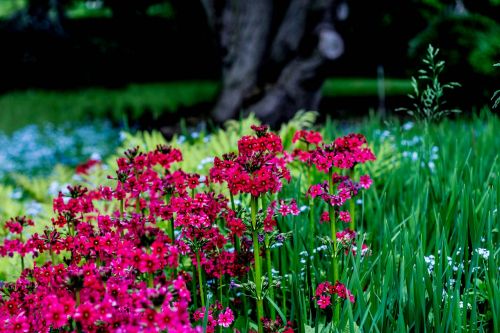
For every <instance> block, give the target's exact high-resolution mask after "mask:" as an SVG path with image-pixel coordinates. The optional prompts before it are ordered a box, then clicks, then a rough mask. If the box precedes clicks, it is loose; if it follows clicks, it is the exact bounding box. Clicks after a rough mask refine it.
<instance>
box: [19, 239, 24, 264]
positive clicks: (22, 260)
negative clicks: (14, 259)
mask: <svg viewBox="0 0 500 333" xmlns="http://www.w3.org/2000/svg"><path fill="white" fill-rule="evenodd" d="M19 241H20V242H21V244H22V243H24V241H23V232H22V231H21V234H19ZM19 255H20V256H21V272H23V271H24V256H23V255H22V254H19Z"/></svg>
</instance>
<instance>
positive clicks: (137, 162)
mask: <svg viewBox="0 0 500 333" xmlns="http://www.w3.org/2000/svg"><path fill="white" fill-rule="evenodd" d="M180 159H181V155H180V152H179V151H176V150H173V149H167V148H165V147H159V148H158V149H157V150H156V151H154V152H151V153H148V154H146V155H143V154H139V153H138V151H137V150H131V151H128V152H127V158H126V159H125V158H123V159H119V160H118V162H119V169H118V172H117V174H118V180H119V182H118V183H117V186H116V187H115V188H114V189H112V188H108V187H101V188H99V189H97V190H88V189H86V188H84V187H82V186H75V187H68V190H69V196H64V195H63V194H62V193H60V194H59V196H58V197H57V198H56V199H55V200H54V211H55V212H56V217H55V218H54V219H53V220H52V222H53V227H52V228H47V229H46V230H45V231H44V233H43V234H42V235H39V234H34V235H33V236H31V237H30V238H29V239H28V240H27V241H26V242H25V243H24V242H21V241H20V240H17V242H16V244H15V246H13V243H12V241H7V240H6V241H5V242H4V245H3V246H2V247H1V250H0V254H1V255H13V254H14V253H19V254H21V255H22V256H24V255H25V254H26V253H32V254H33V256H40V255H42V254H45V255H48V256H49V258H51V261H48V262H46V263H45V264H43V265H41V266H39V265H37V264H35V265H34V267H33V268H30V269H24V270H23V272H22V273H21V276H20V278H19V279H18V280H17V281H16V282H15V283H8V284H6V285H5V286H4V290H6V291H7V293H6V294H7V295H8V297H7V298H2V299H0V332H49V331H50V330H55V329H63V330H65V331H85V332H160V331H164V330H168V331H169V332H197V329H194V328H192V326H191V323H190V316H189V312H188V306H189V304H190V301H191V295H190V292H189V290H188V287H187V285H186V283H187V282H189V280H190V279H191V277H190V276H189V275H188V274H186V273H185V272H182V271H179V270H178V264H179V255H180V253H181V252H182V244H181V241H179V242H177V243H175V244H174V243H173V242H172V239H171V238H170V237H169V236H168V235H167V234H165V232H164V231H163V230H162V229H160V228H158V226H157V225H156V222H157V221H158V220H161V219H163V218H165V217H171V216H172V212H173V211H175V207H173V205H171V204H168V203H166V202H165V200H164V199H163V198H162V196H163V195H164V192H165V188H166V187H168V186H172V187H176V185H179V186H177V187H179V189H182V188H184V187H185V186H187V184H183V185H180V184H179V183H177V184H176V183H173V182H172V180H173V179H172V177H161V176H160V175H159V174H158V173H157V172H155V171H154V170H153V167H154V166H155V165H161V166H163V167H164V168H167V169H166V170H168V167H169V166H170V164H171V163H173V162H175V161H179V160H180ZM178 178H182V177H180V176H179V177H178ZM183 179H184V183H187V177H183ZM177 180H178V179H177ZM114 200H118V201H121V202H123V204H122V209H121V211H115V212H113V213H112V214H111V215H106V214H102V213H101V211H100V210H98V209H97V208H96V207H98V206H99V207H110V205H113V201H114ZM131 211H132V212H131ZM32 224H33V223H32V221H30V220H27V219H24V218H17V219H15V220H11V221H10V222H8V223H7V224H6V226H7V228H8V229H9V231H11V232H12V233H21V232H22V227H23V226H25V225H32ZM59 258H60V259H62V261H63V262H64V264H63V263H57V261H58V259H59Z"/></svg>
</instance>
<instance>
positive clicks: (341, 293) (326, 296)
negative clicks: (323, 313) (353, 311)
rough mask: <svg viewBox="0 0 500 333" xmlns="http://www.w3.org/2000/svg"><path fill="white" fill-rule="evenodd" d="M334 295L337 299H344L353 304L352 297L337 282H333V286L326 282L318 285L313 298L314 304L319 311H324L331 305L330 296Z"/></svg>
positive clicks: (343, 286) (344, 287)
mask: <svg viewBox="0 0 500 333" xmlns="http://www.w3.org/2000/svg"><path fill="white" fill-rule="evenodd" d="M334 295H336V296H337V297H338V298H339V299H346V300H349V302H351V303H354V295H353V294H352V293H351V292H350V291H349V289H347V288H346V286H345V285H343V284H342V283H340V282H339V281H337V282H335V284H334V285H332V284H331V283H330V282H328V281H325V282H322V283H320V284H319V285H318V287H317V288H316V293H315V296H314V297H315V298H316V303H317V304H318V306H319V307H320V309H326V308H327V307H329V306H330V305H332V296H334ZM334 301H335V300H334Z"/></svg>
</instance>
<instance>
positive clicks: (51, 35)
mask: <svg viewBox="0 0 500 333" xmlns="http://www.w3.org/2000/svg"><path fill="white" fill-rule="evenodd" d="M498 22H500V0H469V1H467V0H380V1H370V0H358V1H345V0H309V1H303V0H288V1H272V0H254V1H229V0H227V1H224V0H0V41H1V52H0V66H1V76H0V142H3V143H4V144H5V145H4V147H9V146H10V145H9V142H24V141H23V140H25V141H26V142H32V141H33V140H32V138H30V135H35V134H36V135H38V136H41V137H49V138H48V139H46V140H49V141H50V140H53V142H54V144H53V145H55V146H60V145H61V143H60V142H59V141H60V138H61V137H63V136H64V133H70V132H71V133H74V131H75V130H76V129H78V130H79V131H85V129H86V130H88V131H92V128H93V130H94V131H95V132H97V133H100V134H102V133H103V132H106V133H112V131H113V130H115V131H119V130H121V129H125V130H135V129H158V130H160V131H161V132H162V133H163V134H164V135H165V136H167V137H170V136H172V135H173V134H174V133H179V131H181V130H182V129H183V128H189V127H194V128H198V129H199V127H203V128H207V127H208V128H210V127H211V126H214V125H217V124H220V123H222V122H224V121H225V120H227V119H231V118H238V117H239V116H240V115H245V114H247V113H250V112H252V113H255V114H256V115H257V116H258V117H259V118H260V119H262V120H263V121H265V122H268V123H270V124H272V125H274V126H277V125H278V124H279V123H280V122H282V121H285V120H288V119H289V118H291V117H292V116H293V114H294V113H295V112H296V111H297V110H300V109H305V110H318V111H319V112H320V114H321V117H323V119H325V117H326V116H329V117H333V118H338V119H346V118H360V117H363V116H365V115H367V114H368V112H369V111H370V110H372V111H374V112H378V113H380V114H381V115H382V116H387V115H390V114H393V110H394V109H395V108H396V107H399V106H403V105H404V104H407V103H408V99H407V96H406V95H407V94H408V93H409V92H411V85H410V77H411V76H412V75H417V70H418V68H419V66H421V64H422V61H421V60H422V58H423V57H424V55H425V51H426V49H427V46H428V44H433V45H434V46H435V47H438V48H439V49H440V53H439V58H440V59H441V60H445V61H446V68H445V71H444V73H443V79H444V80H447V81H450V80H451V81H457V82H459V83H461V84H462V88H460V89H456V90H454V91H453V92H451V93H450V95H449V103H450V104H452V105H459V106H460V108H461V109H462V110H463V112H464V113H465V114H468V113H471V112H474V111H475V110H479V109H481V108H482V107H483V106H485V105H491V96H492V93H493V92H494V91H495V88H497V86H498V84H496V83H495V75H496V76H497V77H498V68H495V67H493V64H494V63H496V62H498V61H499V60H500V24H499V23H498ZM33 126H34V127H33ZM47 126H48V127H47ZM51 126H52V127H51ZM86 126H87V127H86ZM89 126H90V127H89ZM33 133H35V134H33ZM110 135H111V134H110ZM68 136H69V137H71V140H69V139H68V140H69V141H67V146H68V147H74V146H76V147H82V145H84V144H85V142H86V140H85V138H86V135H84V134H80V136H78V135H76V137H79V138H80V139H75V135H69V134H68ZM94 137H95V136H94ZM72 140H73V141H72ZM74 140H76V141H74ZM78 140H80V141H82V142H81V143H78V142H80V141H78ZM99 140H101V141H102V140H103V139H102V138H100V139H98V140H97V139H96V142H100V141H99ZM96 144H97V143H93V144H92V145H93V146H95V145H96ZM17 146H18V145H17ZM29 147H30V146H29V145H27V144H25V145H24V146H23V147H21V148H16V152H15V153H12V154H14V155H16V154H19V152H18V151H17V150H22V151H24V150H23V149H33V148H29ZM5 149H7V148H4V159H9V158H10V159H11V160H12V158H13V157H9V156H10V155H8V154H7V153H5ZM12 149H13V148H12ZM58 154H59V155H60V156H66V157H64V158H68V157H67V156H70V155H71V154H69V153H67V152H59V153H58ZM14 155H12V156H14ZM16 156H17V155H16ZM61 158H63V157H61Z"/></svg>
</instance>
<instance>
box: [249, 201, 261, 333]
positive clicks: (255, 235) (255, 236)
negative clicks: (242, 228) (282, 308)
mask: <svg viewBox="0 0 500 333" xmlns="http://www.w3.org/2000/svg"><path fill="white" fill-rule="evenodd" d="M258 199H259V198H258V197H254V196H252V200H251V213H252V239H253V256H254V260H255V289H256V290H255V294H256V297H257V325H258V333H263V332H264V327H263V326H262V321H261V319H262V318H264V302H263V299H262V268H261V258H260V247H259V233H258V230H257V206H258Z"/></svg>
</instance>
